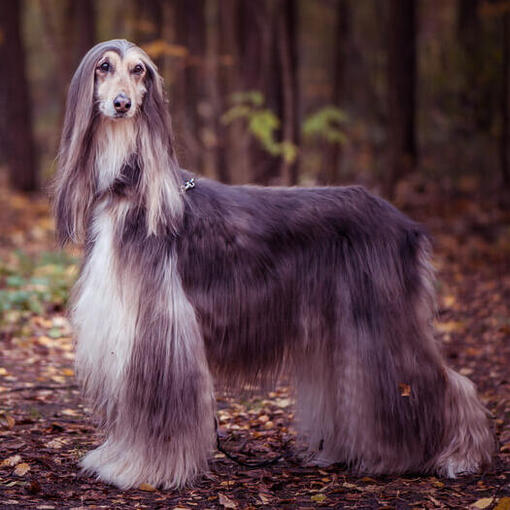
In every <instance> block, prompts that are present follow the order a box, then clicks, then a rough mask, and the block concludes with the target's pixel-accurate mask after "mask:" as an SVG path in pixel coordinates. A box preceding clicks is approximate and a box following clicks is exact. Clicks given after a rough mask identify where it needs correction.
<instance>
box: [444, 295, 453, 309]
mask: <svg viewBox="0 0 510 510" xmlns="http://www.w3.org/2000/svg"><path fill="white" fill-rule="evenodd" d="M454 304H455V296H452V295H451V294H449V295H448V296H444V297H443V305H444V306H445V308H451V307H452V306H453V305H454Z"/></svg>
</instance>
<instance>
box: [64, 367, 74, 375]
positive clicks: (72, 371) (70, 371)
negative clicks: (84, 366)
mask: <svg viewBox="0 0 510 510" xmlns="http://www.w3.org/2000/svg"><path fill="white" fill-rule="evenodd" d="M62 375H66V376H67V377H71V376H73V375H74V370H73V369H72V368H64V370H62Z"/></svg>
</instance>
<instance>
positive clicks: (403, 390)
mask: <svg viewBox="0 0 510 510" xmlns="http://www.w3.org/2000/svg"><path fill="white" fill-rule="evenodd" d="M398 387H399V389H400V395H401V396H402V397H410V396H411V386H410V385H409V384H405V383H399V384H398Z"/></svg>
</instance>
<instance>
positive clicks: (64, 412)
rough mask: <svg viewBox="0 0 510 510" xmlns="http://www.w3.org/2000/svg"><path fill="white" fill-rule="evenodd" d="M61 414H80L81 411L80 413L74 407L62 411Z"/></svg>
mask: <svg viewBox="0 0 510 510" xmlns="http://www.w3.org/2000/svg"><path fill="white" fill-rule="evenodd" d="M60 414H63V415H64V416H79V415H80V413H78V412H77V411H75V410H74V409H64V410H63V411H61V413H60Z"/></svg>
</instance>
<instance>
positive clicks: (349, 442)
mask: <svg viewBox="0 0 510 510" xmlns="http://www.w3.org/2000/svg"><path fill="white" fill-rule="evenodd" d="M55 214H56V224H57V232H58V236H59V240H60V242H61V243H62V244H65V243H67V242H75V243H79V244H83V246H84V262H83V266H82V268H81V273H80V277H79V279H78V281H77V283H76V286H75V288H74V291H73V297H72V309H71V317H72V324H73V327H74V331H75V336H76V366H77V371H76V372H77V376H78V378H79V380H80V382H81V384H82V387H83V389H84V393H85V395H86V396H87V397H88V398H89V399H90V401H91V402H92V404H93V409H94V411H95V412H96V414H97V416H98V417H99V419H100V426H101V427H102V429H103V431H104V433H105V441H104V443H103V444H102V445H101V446H99V447H98V448H97V449H95V450H93V451H91V452H89V453H88V454H87V455H86V456H85V457H84V459H83V460H82V461H81V466H82V468H83V469H84V470H85V471H86V472H89V473H94V474H95V475H96V476H97V477H98V478H99V479H100V480H103V481H105V482H109V483H112V484H114V485H116V486H117V487H120V488H122V489H126V488H129V487H136V486H138V485H140V484H141V483H149V484H152V485H154V486H158V487H162V488H172V487H182V486H183V485H185V484H187V483H190V482H191V481H192V480H193V479H194V478H195V477H196V476H197V475H199V474H200V473H201V472H203V471H204V470H206V469H207V461H208V456H209V454H210V453H211V451H212V449H213V445H214V414H215V399H214V391H213V380H212V374H214V375H215V376H216V377H217V378H218V380H219V381H223V382H225V383H226V384H227V385H228V384H230V385H231V386H234V385H237V384H240V383H241V382H244V383H246V382H251V383H253V382H254V381H257V382H258V381H263V380H266V381H267V380H274V378H275V376H277V374H278V373H279V372H280V370H281V369H282V368H283V367H285V370H286V371H288V372H289V373H292V374H294V376H295V377H294V378H295V386H296V393H297V409H298V413H297V418H298V420H297V422H298V425H299V429H300V434H301V437H302V438H303V439H304V440H305V441H306V444H307V445H308V447H309V450H310V455H311V456H313V458H314V462H315V463H316V464H318V465H328V464H332V463H344V464H347V465H348V466H349V467H350V468H351V469H352V470H354V471H355V472H360V473H373V474H378V473H404V472H421V473H433V472H434V473H438V474H440V475H443V476H448V477H455V476H456V475H458V474H461V473H473V472H476V471H478V470H480V469H481V468H482V467H483V466H484V465H486V464H487V463H489V461H490V459H491V454H492V450H493V436H492V432H491V429H490V426H489V421H488V417H487V411H486V410H485V408H484V407H483V406H482V404H481V403H480V402H479V400H478V398H477V396H476V392H475V389H474V386H473V384H472V383H471V382H470V381H469V380H468V379H466V378H465V377H463V376H461V375H459V374H458V373H456V372H454V371H453V370H451V369H450V368H448V367H447V366H446V364H445V361H444V360H443V358H442V356H441V354H440V349H439V346H438V343H437V342H436V340H435V339H434V336H433V334H434V332H433V329H432V315H433V280H432V271H431V266H430V264H429V257H430V254H429V251H430V250H429V242H428V239H427V236H426V234H425V233H424V231H423V230H422V228H421V227H420V226H419V225H418V224H416V223H414V222H413V221H411V220H410V219H408V218H407V217H406V216H404V215H403V214H401V213H400V212H399V211H398V210H396V209H395V208H394V207H393V206H391V205H390V204H388V203H387V202H385V201H384V200H382V199H380V198H377V197H375V196H373V195H371V194H370V193H368V192H367V191H365V190H364V189H363V188H361V187H358V186H349V187H316V188H299V187H294V188H286V187H258V186H228V185H224V184H220V183H217V182H214V181H212V180H209V179H206V178H202V177H194V176H193V175H192V174H191V173H189V172H187V171H185V170H182V169H180V168H179V166H178V163H177V158H176V154H175V150H174V144H173V139H172V130H171V122H170V116H169V114H168V112H167V104H166V100H165V95H164V91H163V84H162V79H161V78H160V76H159V75H158V72H157V68H156V66H155V65H154V64H153V63H152V62H151V60H150V58H149V57H148V56H147V54H146V53H145V52H144V51H143V50H141V49H140V48H139V47H137V46H135V45H134V44H132V43H129V42H127V41H125V40H112V41H108V42H103V43H100V44H98V45H97V46H94V47H93V48H92V49H91V50H90V51H89V52H88V53H87V54H86V55H85V57H84V58H83V60H82V62H81V63H80V65H79V67H78V69H77V71H76V73H75V75H74V77H73V79H72V81H71V85H70V88H69V93H68V98H67V111H66V116H65V122H64V129H63V134H62V140H61V146H60V155H59V169H58V173H57V178H56V190H55Z"/></svg>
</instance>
